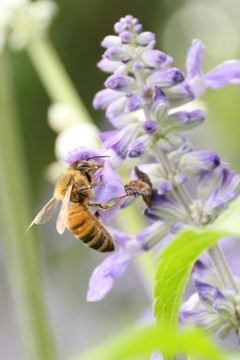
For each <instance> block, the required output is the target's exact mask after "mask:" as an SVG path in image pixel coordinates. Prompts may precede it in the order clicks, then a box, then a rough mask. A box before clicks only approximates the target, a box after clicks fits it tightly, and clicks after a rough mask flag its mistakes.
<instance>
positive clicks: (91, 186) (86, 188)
mask: <svg viewBox="0 0 240 360" xmlns="http://www.w3.org/2000/svg"><path fill="white" fill-rule="evenodd" d="M102 179H103V175H100V180H99V181H98V182H96V183H94V184H92V185H87V186H82V187H80V188H78V189H77V192H78V193H80V192H82V191H85V190H89V189H93V188H95V187H96V186H98V185H100V184H101V182H102Z"/></svg>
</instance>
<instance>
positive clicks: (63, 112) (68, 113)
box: [48, 103, 81, 132]
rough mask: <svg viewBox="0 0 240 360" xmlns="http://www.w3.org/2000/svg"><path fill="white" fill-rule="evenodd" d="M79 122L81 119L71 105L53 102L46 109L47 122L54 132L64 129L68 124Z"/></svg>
mask: <svg viewBox="0 0 240 360" xmlns="http://www.w3.org/2000/svg"><path fill="white" fill-rule="evenodd" d="M80 122H81V119H80V117H79V115H78V113H77V111H76V110H75V109H74V108H73V107H71V106H68V105H65V104H62V103H55V104H52V105H51V106H50V107H49V109H48V123H49V125H50V127H51V128H52V129H53V130H54V131H56V132H61V131H63V130H66V129H67V128H69V127H70V126H73V125H76V124H79V123H80Z"/></svg>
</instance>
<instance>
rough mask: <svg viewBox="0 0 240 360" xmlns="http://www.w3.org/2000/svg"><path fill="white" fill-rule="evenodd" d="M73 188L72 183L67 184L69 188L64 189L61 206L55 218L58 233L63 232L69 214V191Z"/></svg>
mask: <svg viewBox="0 0 240 360" xmlns="http://www.w3.org/2000/svg"><path fill="white" fill-rule="evenodd" d="M72 188H73V183H71V185H70V186H69V188H68V189H67V191H66V194H65V196H64V198H63V201H62V206H61V209H60V212H59V215H58V219H57V226H56V228H57V232H58V233H59V234H63V233H64V231H65V229H66V227H67V222H68V215H69V205H70V198H71V192H72Z"/></svg>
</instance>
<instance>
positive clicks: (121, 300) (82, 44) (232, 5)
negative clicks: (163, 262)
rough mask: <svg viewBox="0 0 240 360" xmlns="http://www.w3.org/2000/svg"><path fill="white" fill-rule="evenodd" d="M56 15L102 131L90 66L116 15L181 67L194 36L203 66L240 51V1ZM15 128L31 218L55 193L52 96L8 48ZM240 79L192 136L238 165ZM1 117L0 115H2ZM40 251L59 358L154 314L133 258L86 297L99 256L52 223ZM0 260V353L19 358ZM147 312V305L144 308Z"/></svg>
mask: <svg viewBox="0 0 240 360" xmlns="http://www.w3.org/2000/svg"><path fill="white" fill-rule="evenodd" d="M56 3H57V4H58V5H59V14H58V16H57V17H56V19H55V21H54V22H53V25H52V26H51V31H50V39H51V41H52V43H53V45H54V46H55V48H56V50H57V52H58V54H59V56H60V57H61V59H62V61H63V63H64V65H65V67H66V69H67V71H68V73H69V74H70V77H71V79H72V81H73V83H74V85H75V87H76V88H77V90H78V92H79V94H80V96H81V98H82V100H83V101H84V103H85V105H86V107H87V109H88V111H89V112H90V114H91V115H92V117H93V119H94V121H95V122H96V124H97V125H98V126H99V127H100V128H103V127H104V128H106V122H105V123H104V118H103V114H102V113H101V112H96V111H95V110H94V109H93V108H92V99H93V96H94V94H95V93H96V92H97V91H99V90H100V89H102V88H103V82H104V81H105V78H106V74H104V73H101V72H100V71H99V70H98V69H97V67H96V63H97V62H98V61H99V60H100V58H101V54H102V53H103V49H102V48H101V47H100V42H101V40H102V39H103V38H104V36H106V35H108V34H113V24H114V23H115V22H117V21H118V19H119V18H120V17H121V16H125V15H126V14H132V15H134V16H135V17H138V18H139V20H140V22H141V23H142V24H143V28H144V30H146V31H152V32H155V33H156V38H157V44H156V48H159V49H161V50H162V51H165V52H167V53H168V54H169V55H171V56H173V57H174V59H175V61H174V65H175V66H176V67H179V68H180V69H181V70H183V71H184V59H185V54H186V50H187V48H188V46H189V45H190V43H191V40H192V39H194V38H199V39H201V40H202V41H203V42H204V44H205V47H206V48H205V59H204V64H203V70H204V71H205V72H206V71H208V70H210V69H211V68H213V67H214V66H216V65H217V64H219V63H220V62H223V61H225V60H228V59H231V58H240V40H239V39H240V36H239V35H240V23H239V16H238V14H239V13H240V2H239V1H238V0H211V1H209V0H185V1H181V0H148V1H147V2H145V1H137V0H131V1H129V0H128V1H127V0H121V1H118V0H115V1H110V0H79V1H77V0H68V1H64V0H61V1H60V0H59V1H56ZM10 60H11V65H12V71H13V76H14V83H15V95H16V98H17V107H18V113H19V114H18V115H19V119H20V127H21V135H22V137H23V142H24V150H25V155H26V158H27V164H28V170H29V175H30V178H31V182H32V190H31V189H30V190H29V191H30V192H31V193H32V204H33V205H34V209H33V215H34V214H35V213H36V211H37V210H36V209H39V208H41V206H43V205H44V204H45V203H46V201H47V200H48V199H49V198H50V197H51V193H52V191H53V185H52V184H49V183H48V182H47V181H46V180H45V178H44V170H45V168H46V166H47V165H48V164H49V163H50V162H53V161H54V160H55V155H54V142H55V139H56V134H55V133H54V132H53V131H52V130H51V129H50V128H49V126H48V124H47V109H48V106H49V105H50V103H51V101H50V99H49V98H48V96H47V94H46V93H45V91H44V88H43V86H42V85H41V83H40V81H39V78H38V76H37V74H36V73H35V71H34V69H33V67H32V64H31V62H30V60H29V58H28V56H27V54H26V53H25V52H24V51H21V52H10ZM239 99H240V86H239V85H238V86H233V85H228V86H226V87H225V88H224V89H220V90H217V91H208V92H207V93H206V94H205V96H204V98H203V101H204V103H201V106H203V107H204V108H205V109H206V111H207V114H208V117H207V121H206V123H205V124H204V125H203V126H202V127H201V128H199V129H197V130H195V132H193V134H192V140H193V141H195V146H196V148H197V149H209V150H215V151H217V152H218V153H219V154H220V156H221V158H222V159H224V161H226V162H228V163H231V167H232V168H233V169H234V170H235V171H240V161H239V155H238V154H239V151H240V143H239V129H240V126H239ZM0 121H1V118H0ZM38 231H39V233H40V239H41V243H40V250H39V251H40V256H41V269H42V275H43V288H44V297H45V303H46V307H47V311H48V315H49V319H50V323H51V328H52V330H53V334H54V338H55V342H56V346H57V352H58V358H59V359H67V358H69V357H70V356H72V355H74V354H76V353H79V352H80V351H82V350H83V349H86V348H87V347H89V346H93V345H94V344H95V343H99V342H101V341H103V340H107V339H108V337H109V336H111V335H113V334H115V333H117V332H118V331H120V330H121V329H123V328H124V326H126V324H131V323H132V322H134V321H137V320H139V321H143V318H144V316H145V315H144V314H145V313H146V314H147V318H149V317H150V314H151V309H150V306H151V299H150V298H149V297H148V295H147V294H146V292H145V290H144V287H143V286H142V283H141V280H140V278H139V277H138V274H137V271H136V269H135V267H134V265H131V266H130V267H129V269H128V271H127V274H125V275H124V276H123V277H122V278H121V279H120V280H119V281H117V282H116V284H115V286H114V289H113V290H112V292H111V293H110V294H109V295H108V296H107V298H106V299H104V300H103V301H102V302H100V303H97V304H92V303H90V304H88V303H86V301H85V295H86V291H87V283H88V279H89V276H90V274H91V272H92V270H93V269H94V268H95V266H96V265H97V264H99V263H100V262H101V261H102V258H103V256H102V254H95V252H94V251H90V250H89V249H87V248H85V247H84V246H82V244H79V243H77V242H76V241H75V239H73V237H72V235H71V234H70V233H69V232H68V233H66V234H64V235H63V236H61V237H60V236H58V235H57V234H56V230H55V221H54V220H53V221H51V222H49V223H47V224H46V225H44V226H42V227H39V229H38ZM0 250H1V253H0V255H1V263H0V281H1V292H0V309H1V310H0V311H1V322H0V349H1V356H0V357H1V358H2V359H8V360H12V359H23V357H22V355H21V351H20V347H19V343H18V336H17V328H16V320H15V315H14V309H13V305H12V303H11V297H10V293H9V288H8V282H7V277H6V271H5V263H4V253H3V251H2V248H0ZM148 309H149V311H148Z"/></svg>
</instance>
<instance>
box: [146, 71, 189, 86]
mask: <svg viewBox="0 0 240 360" xmlns="http://www.w3.org/2000/svg"><path fill="white" fill-rule="evenodd" d="M183 80H184V75H183V73H182V72H181V71H180V70H178V69H176V68H168V69H165V70H160V71H155V72H154V73H153V74H151V75H150V76H149V77H148V79H147V82H148V84H149V85H157V86H159V87H160V88H162V87H170V86H174V85H177V84H179V83H181V82H183Z"/></svg>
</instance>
